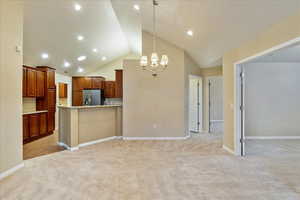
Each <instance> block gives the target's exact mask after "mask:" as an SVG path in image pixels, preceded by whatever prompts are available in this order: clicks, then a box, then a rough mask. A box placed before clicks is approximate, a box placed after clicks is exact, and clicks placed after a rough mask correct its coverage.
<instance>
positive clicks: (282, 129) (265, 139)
mask: <svg viewBox="0 0 300 200" xmlns="http://www.w3.org/2000/svg"><path fill="white" fill-rule="evenodd" d="M299 42H300V40H299V39H295V40H292V41H289V42H287V43H284V44H282V45H279V46H277V47H274V48H272V49H269V50H267V51H266V52H263V53H260V54H258V55H256V56H253V57H250V58H247V59H245V60H243V61H240V62H238V63H237V64H235V107H234V108H235V134H236V141H235V144H236V152H235V153H236V154H237V155H241V156H245V155H268V156H271V155H272V156H274V155H276V156H278V155H283V154H288V155H291V154H299V153H300V148H299V146H300V127H299V126H298V121H299V120H297V117H298V114H299V112H300V104H299V102H300V95H299V90H300V87H299V84H298V77H299V76H300V67H299V64H300V59H299V56H298V54H299V51H300V43H299Z"/></svg>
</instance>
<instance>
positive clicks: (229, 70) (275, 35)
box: [223, 14, 300, 150]
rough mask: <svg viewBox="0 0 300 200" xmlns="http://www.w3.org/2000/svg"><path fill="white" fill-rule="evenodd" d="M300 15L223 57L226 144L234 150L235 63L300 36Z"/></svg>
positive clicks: (288, 19) (277, 25)
mask: <svg viewBox="0 0 300 200" xmlns="http://www.w3.org/2000/svg"><path fill="white" fill-rule="evenodd" d="M299 21H300V15H299V14H298V15H295V16H291V17H289V18H287V19H284V20H282V21H281V22H279V23H278V24H276V25H273V26H271V27H270V28H269V29H268V30H265V31H264V32H262V33H261V34H260V35H258V37H257V38H256V39H255V40H253V41H251V42H248V43H246V44H244V45H242V46H241V47H239V48H236V49H234V50H232V51H230V52H228V53H226V54H225V55H224V57H223V67H224V69H223V71H224V120H225V124H224V129H225V134H224V145H226V146H227V147H228V148H230V149H232V150H234V149H235V144H234V138H235V136H234V109H233V106H234V98H235V97H234V63H236V62H238V61H240V60H242V59H245V58H247V57H250V56H253V55H255V54H257V53H260V52H263V51H265V50H267V49H270V48H272V47H274V46H277V45H279V44H282V43H284V42H287V41H289V40H292V39H295V38H297V37H300V25H299Z"/></svg>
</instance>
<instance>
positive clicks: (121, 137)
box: [57, 135, 190, 151]
mask: <svg viewBox="0 0 300 200" xmlns="http://www.w3.org/2000/svg"><path fill="white" fill-rule="evenodd" d="M188 138H190V135H188V136H185V137H123V136H112V137H107V138H103V139H100V140H94V141H91V142H86V143H82V144H79V145H78V147H69V146H68V145H66V144H65V143H63V142H58V143H57V144H58V145H59V146H62V147H64V148H66V149H68V150H70V151H76V150H78V149H79V148H80V147H86V146H89V145H93V144H98V143H101V142H106V141H110V140H121V139H123V140H186V139H188Z"/></svg>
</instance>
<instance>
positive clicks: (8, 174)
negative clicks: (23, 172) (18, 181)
mask: <svg viewBox="0 0 300 200" xmlns="http://www.w3.org/2000/svg"><path fill="white" fill-rule="evenodd" d="M24 166H25V165H24V163H23V162H22V163H21V164H18V165H17V166H15V167H13V168H10V169H8V170H6V171H4V172H2V173H0V180H1V179H4V178H6V177H8V176H10V175H11V174H13V173H15V172H16V171H17V170H19V169H21V168H23V167H24Z"/></svg>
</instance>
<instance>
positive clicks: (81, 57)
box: [77, 56, 86, 61]
mask: <svg viewBox="0 0 300 200" xmlns="http://www.w3.org/2000/svg"><path fill="white" fill-rule="evenodd" d="M85 59H86V56H79V57H78V58H77V60H78V61H84V60H85Z"/></svg>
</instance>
